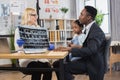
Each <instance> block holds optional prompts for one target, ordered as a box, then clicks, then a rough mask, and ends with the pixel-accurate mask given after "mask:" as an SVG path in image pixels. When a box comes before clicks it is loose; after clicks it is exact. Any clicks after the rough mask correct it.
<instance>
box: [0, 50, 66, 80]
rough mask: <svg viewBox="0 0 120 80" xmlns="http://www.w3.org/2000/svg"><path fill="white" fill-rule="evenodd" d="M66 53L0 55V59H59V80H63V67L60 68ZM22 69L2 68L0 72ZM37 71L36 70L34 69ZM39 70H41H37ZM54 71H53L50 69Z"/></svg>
mask: <svg viewBox="0 0 120 80" xmlns="http://www.w3.org/2000/svg"><path fill="white" fill-rule="evenodd" d="M67 54H68V52H53V51H49V52H45V53H41V54H38V53H36V54H24V53H0V59H33V58H42V59H43V58H48V59H60V68H59V71H60V78H61V80H64V71H63V70H64V66H62V64H63V59H64V58H65V56H67ZM21 69H24V68H12V69H11V68H10V69H9V68H5V67H4V68H3V67H1V68H0V70H18V71H19V70H21ZM36 70H37V69H36ZM39 70H42V69H40V68H39ZM52 70H54V69H52Z"/></svg>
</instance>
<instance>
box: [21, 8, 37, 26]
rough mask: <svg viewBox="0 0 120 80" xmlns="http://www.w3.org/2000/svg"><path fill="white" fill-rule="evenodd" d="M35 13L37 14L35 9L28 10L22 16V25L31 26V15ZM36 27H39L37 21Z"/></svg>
mask: <svg viewBox="0 0 120 80" xmlns="http://www.w3.org/2000/svg"><path fill="white" fill-rule="evenodd" d="M33 12H36V10H35V9H33V8H26V9H25V11H24V13H23V15H22V21H21V24H22V25H29V21H30V14H32V13H33ZM34 25H35V26H37V25H38V24H37V21H36V23H35V24H34Z"/></svg>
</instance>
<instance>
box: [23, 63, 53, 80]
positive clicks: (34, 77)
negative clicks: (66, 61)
mask: <svg viewBox="0 0 120 80" xmlns="http://www.w3.org/2000/svg"><path fill="white" fill-rule="evenodd" d="M27 67H28V68H51V65H50V63H48V62H45V63H43V62H40V61H32V62H30V63H29V64H28V65H27ZM23 73H24V74H29V75H31V80H51V78H52V71H48V72H46V71H45V72H42V71H29V72H24V71H23ZM41 74H43V78H41Z"/></svg>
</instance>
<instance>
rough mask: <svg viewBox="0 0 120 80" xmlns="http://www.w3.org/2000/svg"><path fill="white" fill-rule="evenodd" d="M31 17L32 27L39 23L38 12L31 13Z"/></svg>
mask: <svg viewBox="0 0 120 80" xmlns="http://www.w3.org/2000/svg"><path fill="white" fill-rule="evenodd" d="M29 16H30V23H31V24H32V25H34V24H36V23H37V18H38V16H37V14H36V12H32V13H30V14H29Z"/></svg>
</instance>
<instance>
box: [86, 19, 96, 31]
mask: <svg viewBox="0 0 120 80" xmlns="http://www.w3.org/2000/svg"><path fill="white" fill-rule="evenodd" d="M94 22H95V20H94V21H92V22H91V23H89V24H88V25H87V26H86V27H85V29H87V30H89V29H90V28H91V26H92V24H93V23H94Z"/></svg>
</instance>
